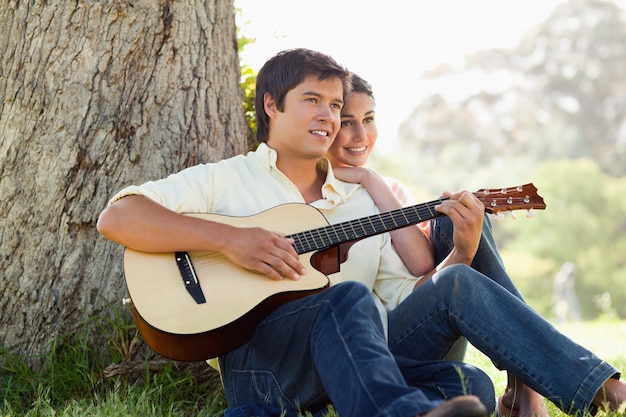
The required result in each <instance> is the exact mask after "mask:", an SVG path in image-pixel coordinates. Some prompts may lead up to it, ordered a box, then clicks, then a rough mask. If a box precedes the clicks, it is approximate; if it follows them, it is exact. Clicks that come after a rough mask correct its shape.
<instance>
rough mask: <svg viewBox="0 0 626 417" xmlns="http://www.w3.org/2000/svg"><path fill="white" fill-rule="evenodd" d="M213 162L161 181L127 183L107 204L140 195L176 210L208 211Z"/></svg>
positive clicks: (212, 192)
mask: <svg viewBox="0 0 626 417" xmlns="http://www.w3.org/2000/svg"><path fill="white" fill-rule="evenodd" d="M213 165H214V164H204V165H196V166H193V167H190V168H186V169H184V170H182V171H180V172H178V173H176V174H172V175H170V176H168V177H167V178H164V179H161V180H157V181H148V182H146V183H144V184H141V185H131V186H128V187H126V188H124V189H122V190H121V191H120V192H118V193H117V194H115V195H114V196H113V197H112V198H111V199H110V200H109V205H110V204H112V203H114V202H115V201H117V200H119V199H121V198H123V197H126V196H128V195H142V196H144V197H147V198H149V199H150V200H152V201H154V202H156V203H158V204H160V205H162V206H164V207H167V208H168V209H170V210H173V211H176V212H178V213H209V212H210V208H211V207H210V202H211V201H212V200H213V198H215V192H216V191H217V190H216V187H214V186H213V181H212V180H211V179H212V175H211V173H212V170H213Z"/></svg>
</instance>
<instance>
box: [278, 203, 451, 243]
mask: <svg viewBox="0 0 626 417" xmlns="http://www.w3.org/2000/svg"><path fill="white" fill-rule="evenodd" d="M443 200H445V198H441V199H437V200H433V201H429V202H427V203H422V204H418V205H415V206H410V207H403V208H401V209H397V210H392V211H388V212H385V213H380V214H375V215H372V216H367V217H362V218H360V219H356V220H350V221H347V222H342V223H337V224H333V225H329V226H324V227H319V228H317V229H312V230H307V231H305V232H300V233H296V234H293V235H289V236H288V237H290V238H293V239H294V240H295V243H294V248H295V249H296V252H297V253H298V254H300V255H301V254H303V253H308V252H312V251H316V250H321V249H326V248H330V247H333V246H336V245H338V244H340V243H343V242H350V241H353V240H357V239H363V238H366V237H370V236H375V235H378V234H381V233H385V232H390V231H392V230H396V229H400V228H402V227H406V226H410V225H414V224H417V223H421V222H423V221H426V220H430V219H434V218H435V217H440V216H443V214H441V213H439V212H437V211H435V208H434V207H435V206H436V205H438V204H439V203H441V202H442V201H443Z"/></svg>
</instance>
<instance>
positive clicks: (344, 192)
mask: <svg viewBox="0 0 626 417" xmlns="http://www.w3.org/2000/svg"><path fill="white" fill-rule="evenodd" d="M254 155H255V157H256V158H257V160H258V161H259V162H260V163H261V164H262V165H263V166H264V167H266V168H267V169H268V170H272V169H275V170H277V171H279V170H278V167H277V166H276V160H277V158H278V154H277V153H276V151H275V150H274V149H272V148H270V147H269V146H267V144H266V143H261V144H259V146H258V147H257V149H256V151H254ZM317 166H318V168H320V169H321V170H322V171H324V172H325V173H326V181H325V182H324V185H323V186H322V199H321V200H317V201H314V202H313V203H312V204H311V205H312V206H314V207H316V208H320V209H324V208H325V209H329V208H332V207H335V206H337V205H339V204H344V203H345V202H346V201H347V200H348V198H349V197H350V195H351V194H352V193H354V192H355V190H356V189H358V188H359V187H360V184H352V183H348V182H344V181H341V180H338V179H337V178H335V175H334V173H333V168H332V166H331V164H330V161H329V160H328V159H327V158H325V157H323V158H320V159H319V160H318V162H317ZM279 172H280V171H279Z"/></svg>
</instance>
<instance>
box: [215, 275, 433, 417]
mask: <svg viewBox="0 0 626 417" xmlns="http://www.w3.org/2000/svg"><path fill="white" fill-rule="evenodd" d="M220 365H221V366H222V375H223V382H224V388H225V393H226V398H227V400H228V403H229V406H231V407H239V406H245V405H246V404H253V403H271V404H274V405H277V406H283V407H285V408H287V409H290V410H293V409H303V410H304V409H306V410H309V411H312V412H315V411H316V410H317V409H319V408H321V407H323V406H325V405H326V403H327V402H328V401H332V404H333V405H334V407H335V409H336V410H337V412H338V413H339V415H341V416H342V417H344V416H345V417H350V416H359V417H361V416H389V417H396V416H397V417H406V416H411V415H417V414H422V413H425V412H427V411H429V410H431V409H433V408H435V407H437V406H438V405H439V404H440V403H441V397H439V398H438V399H431V398H428V397H426V395H425V394H424V393H423V392H421V391H420V390H418V389H416V388H413V387H410V386H408V385H407V384H406V382H405V381H404V378H403V376H402V373H401V372H400V369H399V368H398V366H397V364H396V362H395V359H394V357H393V355H391V353H390V352H389V349H388V347H387V343H386V339H385V336H384V334H383V330H382V324H381V322H380V316H379V313H378V310H377V308H376V305H375V304H374V301H373V298H372V295H371V292H370V290H369V289H368V288H367V287H365V286H364V285H363V284H360V283H357V282H345V283H341V284H337V285H335V286H333V287H331V288H329V289H327V290H325V291H323V292H321V293H319V294H315V295H312V296H309V297H306V298H303V299H300V300H296V301H292V302H289V303H287V304H284V305H283V306H281V307H279V308H278V309H277V310H275V311H274V312H273V313H272V314H270V315H269V316H268V317H267V318H266V319H265V320H263V321H262V322H261V323H260V324H259V325H258V326H257V328H256V330H255V332H254V335H253V338H252V339H251V341H250V343H248V344H246V345H244V346H242V347H240V348H238V349H236V350H234V351H233V352H230V353H229V354H227V355H225V356H223V357H222V358H220Z"/></svg>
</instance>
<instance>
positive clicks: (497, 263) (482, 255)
mask: <svg viewBox="0 0 626 417" xmlns="http://www.w3.org/2000/svg"><path fill="white" fill-rule="evenodd" d="M453 234H454V225H453V223H452V220H450V218H449V217H447V216H443V217H438V218H436V219H434V220H432V221H431V237H430V239H431V243H432V245H433V250H434V254H435V263H436V264H439V263H440V262H441V261H443V260H444V259H445V258H446V256H448V254H449V253H450V252H451V251H452V248H453V247H454V242H453ZM471 266H472V268H474V269H475V270H477V271H478V272H480V273H482V274H483V275H486V276H488V277H489V278H491V279H492V280H493V281H495V282H497V283H498V284H500V285H501V286H502V287H504V288H506V289H507V290H508V291H509V292H510V293H511V294H513V295H515V296H516V297H517V298H519V299H520V300H523V297H522V294H521V293H520V292H519V290H518V289H517V287H516V286H515V284H513V281H512V280H511V278H510V277H509V275H508V273H507V272H506V268H505V266H504V262H503V261H502V257H501V256H500V252H499V250H498V246H497V245H496V242H495V239H494V238H493V231H492V225H491V221H490V219H489V216H488V215H486V214H485V216H484V219H483V230H482V233H481V235H480V242H479V245H478V250H477V252H476V255H475V256H474V260H473V261H472V265H471Z"/></svg>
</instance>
